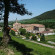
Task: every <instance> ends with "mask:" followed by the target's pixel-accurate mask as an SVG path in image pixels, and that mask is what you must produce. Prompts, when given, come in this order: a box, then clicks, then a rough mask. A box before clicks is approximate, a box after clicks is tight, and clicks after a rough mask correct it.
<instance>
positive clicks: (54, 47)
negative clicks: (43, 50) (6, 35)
mask: <svg viewBox="0 0 55 55" xmlns="http://www.w3.org/2000/svg"><path fill="white" fill-rule="evenodd" d="M26 41H29V42H33V43H36V44H40V45H42V46H46V47H50V48H53V49H55V46H51V45H48V44H43V43H38V42H35V41H31V40H26Z"/></svg>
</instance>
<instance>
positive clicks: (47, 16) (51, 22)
mask: <svg viewBox="0 0 55 55" xmlns="http://www.w3.org/2000/svg"><path fill="white" fill-rule="evenodd" d="M20 23H24V24H32V23H39V24H44V25H45V26H46V27H48V28H49V27H50V28H55V9H54V10H51V11H47V12H44V13H43V14H41V15H39V16H36V17H33V18H31V19H27V20H21V21H20Z"/></svg>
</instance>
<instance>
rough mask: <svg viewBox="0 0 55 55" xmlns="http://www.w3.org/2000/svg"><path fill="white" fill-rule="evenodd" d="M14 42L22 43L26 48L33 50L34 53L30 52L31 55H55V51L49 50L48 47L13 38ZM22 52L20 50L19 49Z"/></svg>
mask: <svg viewBox="0 0 55 55" xmlns="http://www.w3.org/2000/svg"><path fill="white" fill-rule="evenodd" d="M12 39H13V40H15V41H16V42H17V43H21V44H23V45H24V46H26V47H27V48H30V49H32V51H30V50H29V53H30V55H54V54H55V49H52V48H48V47H44V46H42V45H39V44H36V43H32V42H28V41H25V40H22V39H19V38H15V37H12ZM24 49H25V48H23V49H22V50H23V52H24V51H25V50H24ZM19 50H20V48H19ZM26 51H28V49H26Z"/></svg>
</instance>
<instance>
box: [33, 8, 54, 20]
mask: <svg viewBox="0 0 55 55" xmlns="http://www.w3.org/2000/svg"><path fill="white" fill-rule="evenodd" d="M33 19H39V20H45V19H55V9H54V10H51V11H47V12H44V13H43V14H41V15H39V16H36V17H34V18H33Z"/></svg>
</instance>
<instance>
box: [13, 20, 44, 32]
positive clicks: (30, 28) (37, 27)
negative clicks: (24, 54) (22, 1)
mask: <svg viewBox="0 0 55 55" xmlns="http://www.w3.org/2000/svg"><path fill="white" fill-rule="evenodd" d="M20 28H24V29H26V31H27V32H32V33H40V32H43V31H45V26H44V25H42V24H21V23H18V22H17V19H16V23H14V24H13V29H15V30H17V32H19V29H20Z"/></svg>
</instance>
